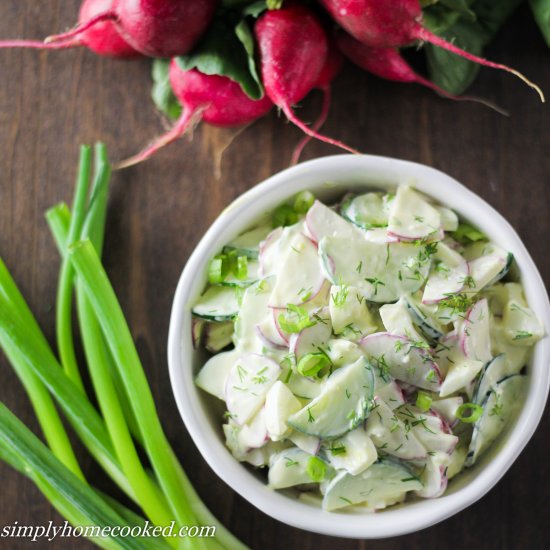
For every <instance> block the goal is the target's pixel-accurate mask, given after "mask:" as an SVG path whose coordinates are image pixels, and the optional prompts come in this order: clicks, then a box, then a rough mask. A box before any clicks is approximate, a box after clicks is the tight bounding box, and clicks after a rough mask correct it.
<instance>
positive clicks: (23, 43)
mask: <svg viewBox="0 0 550 550" xmlns="http://www.w3.org/2000/svg"><path fill="white" fill-rule="evenodd" d="M78 46H82V43H81V42H80V41H79V40H78V39H72V40H65V41H62V42H61V41H60V42H55V43H53V44H46V43H45V42H40V40H1V41H0V48H31V49H34V50H64V49H69V48H77V47H78Z"/></svg>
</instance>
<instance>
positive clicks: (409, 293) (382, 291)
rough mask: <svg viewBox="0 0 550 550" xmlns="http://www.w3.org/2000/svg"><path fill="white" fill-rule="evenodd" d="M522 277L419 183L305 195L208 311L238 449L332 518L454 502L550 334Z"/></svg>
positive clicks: (217, 268) (230, 273)
mask: <svg viewBox="0 0 550 550" xmlns="http://www.w3.org/2000/svg"><path fill="white" fill-rule="evenodd" d="M513 263H514V258H513V255H512V254H511V253H510V252H509V251H507V250H504V249H502V248H501V247H500V246H498V245H497V244H495V243H493V242H491V241H490V240H489V239H488V238H487V237H486V236H485V235H484V234H483V233H481V232H480V231H479V230H478V229H476V228H475V227H474V226H472V225H470V224H469V223H466V222H464V221H463V220H461V219H459V217H458V216H457V214H456V213H455V212H454V211H453V210H451V209H450V208H447V207H446V206H443V205H440V204H436V203H435V202H434V201H433V200H432V199H430V198H429V197H426V196H424V195H423V194H421V193H420V192H419V191H417V190H416V189H414V188H413V187H411V186H406V185H402V186H398V187H397V188H396V189H395V192H394V193H387V192H379V191H370V192H366V193H363V194H347V195H345V196H343V197H342V198H341V200H340V201H339V202H338V203H337V204H332V205H325V204H323V203H322V202H321V201H319V200H316V199H315V197H314V195H313V194H312V193H310V192H308V191H303V192H301V193H299V194H298V195H297V196H296V197H295V198H294V199H293V200H292V201H289V202H288V203H287V204H283V205H281V206H279V207H278V208H276V209H275V211H274V212H273V213H272V214H271V215H270V217H269V218H267V217H266V218H265V219H264V220H263V221H262V222H260V223H258V224H257V225H256V226H255V227H252V228H250V229H249V230H248V231H246V232H245V233H243V234H242V235H240V236H239V237H237V238H236V239H234V240H233V241H231V242H229V243H227V245H226V246H225V247H224V248H223V249H222V250H220V251H219V253H218V254H216V255H215V256H214V257H213V258H212V260H211V261H210V263H209V266H208V285H207V287H206V288H205V290H204V292H203V293H202V295H201V296H200V297H199V298H198V299H197V301H196V303H195V304H194V306H193V307H192V313H193V335H192V336H193V343H194V346H195V347H200V346H204V347H205V348H206V350H207V351H208V352H209V353H210V354H211V356H210V358H209V359H207V360H206V362H205V364H204V365H203V366H202V368H201V369H200V371H199V372H198V375H197V377H196V384H197V385H198V387H200V388H201V389H202V390H204V391H205V392H207V393H209V394H211V395H213V396H215V397H216V398H218V399H220V400H222V401H224V402H225V409H226V412H225V414H224V416H223V420H222V419H220V423H223V434H224V437H225V440H226V444H227V447H228V448H229V450H230V451H231V453H232V454H233V456H234V457H235V458H236V459H237V460H239V461H242V462H246V463H248V464H251V465H252V466H254V467H257V468H265V469H266V472H267V483H268V485H269V487H271V488H273V489H289V488H297V489H298V490H299V493H297V494H300V495H301V498H315V499H321V500H322V506H323V508H324V509H325V510H328V511H334V510H340V509H345V508H347V507H350V506H356V505H357V506H360V507H362V508H363V509H367V510H372V511H374V510H378V509H382V508H386V507H388V506H390V505H392V504H395V503H399V502H402V501H403V500H404V499H405V498H407V496H408V495H411V496H412V497H413V498H414V497H421V498H433V497H438V496H440V495H442V494H443V493H444V491H445V489H446V487H447V483H448V481H449V480H450V479H451V478H453V477H454V476H456V475H457V474H458V473H460V472H461V471H462V470H463V469H464V468H467V467H470V466H472V465H473V464H474V463H475V462H476V461H477V460H478V459H479V457H480V456H482V455H483V453H484V452H485V451H486V450H487V449H488V448H489V447H490V446H491V445H492V444H493V442H494V441H495V440H496V439H497V438H498V436H499V435H500V433H501V432H502V431H503V430H504V429H505V428H506V426H507V425H508V424H509V422H510V421H511V420H513V418H514V417H515V415H516V414H517V412H518V410H520V409H521V406H522V402H523V399H524V397H523V396H524V391H525V386H526V380H527V378H526V374H525V367H526V365H527V363H528V360H529V354H530V352H531V350H532V348H533V346H534V345H535V344H536V342H537V341H538V340H539V339H541V338H542V337H543V336H544V334H545V333H544V328H543V326H542V325H541V323H540V322H539V320H538V319H537V317H536V316H535V314H534V313H533V311H532V310H531V309H530V308H529V305H528V303H527V302H526V299H525V296H524V293H523V289H522V286H521V284H520V283H518V282H515V280H514V278H513V277H512V275H511V273H509V270H510V268H511V267H512V266H513Z"/></svg>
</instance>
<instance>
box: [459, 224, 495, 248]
mask: <svg viewBox="0 0 550 550" xmlns="http://www.w3.org/2000/svg"><path fill="white" fill-rule="evenodd" d="M451 236H452V237H453V239H455V241H458V242H459V243H462V244H468V243H470V242H477V241H486V240H487V236H486V235H485V234H484V233H482V232H481V231H479V230H478V229H476V228H475V227H473V226H471V225H470V224H469V223H461V224H460V225H459V226H458V228H457V230H456V231H453V232H452V233H451Z"/></svg>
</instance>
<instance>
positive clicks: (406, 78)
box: [336, 32, 508, 116]
mask: <svg viewBox="0 0 550 550" xmlns="http://www.w3.org/2000/svg"><path fill="white" fill-rule="evenodd" d="M336 40H337V43H338V46H339V48H340V50H341V51H342V53H343V54H344V55H345V56H346V57H347V58H348V59H349V60H350V61H351V62H352V63H355V64H356V65H357V66H358V67H361V68H362V69H364V70H365V71H368V72H369V73H372V74H374V75H376V76H378V77H380V78H383V79H385V80H392V81H394V82H406V83H416V84H420V85H422V86H426V87H427V88H430V89H431V90H433V91H434V92H436V93H438V94H439V95H441V96H443V97H446V98H447V99H452V100H454V101H474V102H476V103H481V104H482V105H485V106H487V107H489V108H491V109H493V110H495V111H497V112H498V113H500V114H503V115H506V116H508V113H507V112H506V111H503V110H502V109H501V108H500V107H498V106H496V105H495V104H493V103H491V102H490V101H487V100H485V99H481V98H477V97H471V96H461V97H459V96H455V95H453V94H450V93H449V92H447V90H444V89H443V88H440V87H439V86H437V84H434V83H433V82H432V81H430V80H428V79H427V78H424V77H423V76H420V75H419V74H417V73H416V72H414V71H413V69H412V67H411V66H410V65H409V64H408V63H407V62H406V61H405V59H403V57H402V56H401V54H400V53H399V50H398V49H397V48H371V47H369V46H365V45H364V44H362V43H361V42H359V41H358V40H356V39H355V38H353V36H350V35H349V34H347V33H344V32H339V33H338V34H337V38H336Z"/></svg>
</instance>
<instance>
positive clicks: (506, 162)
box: [0, 0, 550, 550]
mask: <svg viewBox="0 0 550 550" xmlns="http://www.w3.org/2000/svg"><path fill="white" fill-rule="evenodd" d="M77 6H78V2H77V1H76V0H64V1H61V0H48V1H41V2H37V1H36V0H3V1H2V3H1V5H0V37H2V38H3V37H32V38H42V37H44V36H47V35H48V34H51V33H52V32H55V31H59V30H61V29H64V28H66V27H67V26H70V25H71V24H72V23H73V22H74V20H75V17H76V13H77ZM487 55H488V56H490V57H491V58H493V59H495V60H499V61H503V62H506V63H508V64H509V65H512V66H514V67H516V68H518V69H521V70H522V71H524V72H525V73H526V74H527V75H529V76H530V77H532V78H533V79H534V80H536V81H537V82H539V83H540V84H541V85H542V86H543V87H544V88H545V89H546V92H547V93H548V95H550V52H549V51H548V49H547V48H546V47H545V45H544V42H543V40H542V38H541V36H540V35H539V32H538V30H537V28H536V27H535V24H534V23H533V21H532V19H531V17H530V14H529V12H528V10H527V9H522V10H520V12H519V13H518V14H517V16H515V17H514V19H513V20H512V21H510V22H509V24H508V25H507V26H506V29H505V30H504V31H502V32H501V33H500V35H499V37H498V39H497V41H496V42H495V43H494V45H493V46H492V47H491V48H490V50H489V51H487ZM149 70H150V64H149V62H147V61H141V62H136V63H124V62H114V61H111V60H106V59H100V58H97V57H95V56H93V55H91V54H90V53H88V52H86V51H84V50H74V51H66V52H51V53H46V52H35V51H25V52H23V51H7V50H2V51H0V206H1V211H0V212H1V213H0V254H1V256H2V257H3V259H4V260H5V262H6V263H7V265H8V267H9V269H10V270H11V271H12V273H13V274H14V276H15V278H16V280H17V281H18V283H19V284H20V286H21V288H22V290H23V292H24V294H25V296H26V297H27V298H28V300H29V302H30V304H31V307H32V308H33V310H34V311H35V312H36V315H37V317H38V319H39V321H40V323H41V325H42V326H43V327H44V330H45V332H46V334H47V336H48V337H49V338H50V339H51V340H52V341H53V336H54V335H53V323H54V312H53V305H54V299H55V291H56V280H57V270H58V265H59V262H58V256H57V253H56V250H55V247H54V244H53V242H52V240H51V238H50V236H49V233H48V230H47V228H46V224H45V222H44V217H43V213H44V210H45V209H46V208H47V207H49V206H51V205H52V204H54V203H56V202H58V201H61V200H65V201H69V200H70V199H71V194H72V189H73V179H74V172H75V165H76V160H77V153H78V145H79V144H80V143H90V142H93V141H94V140H99V139H100V140H103V141H104V142H106V143H107V144H108V146H109V151H110V154H111V156H112V157H113V158H114V159H120V158H123V157H124V156H126V155H128V154H130V153H133V152H135V151H136V150H137V149H138V148H139V147H140V146H142V145H143V144H144V143H145V142H147V140H148V139H149V138H151V137H152V136H153V135H155V133H156V132H159V131H160V129H161V128H162V123H161V120H160V118H159V116H158V115H157V114H156V113H155V110H154V109H153V107H152V105H151V102H150V101H149V88H150V83H149ZM473 92H475V93H476V94H478V95H480V96H483V97H487V98H490V99H492V100H494V101H496V102H497V103H498V104H500V105H502V106H504V107H505V108H507V109H509V111H510V112H511V117H510V118H505V117H502V116H499V115H498V114H496V113H494V112H491V111H490V110H488V109H486V108H483V107H481V106H479V105H475V104H467V103H453V102H452V101H447V100H442V99H440V98H438V97H437V96H435V95H434V94H433V93H431V92H430V91H427V90H424V89H422V88H420V87H418V86H414V85H396V84H392V83H387V82H382V81H380V80H377V79H375V78H371V77H369V76H366V75H365V74H362V73H361V72H359V71H358V70H356V69H355V68H353V67H347V68H346V69H345V71H344V73H343V74H342V76H341V77H340V78H339V79H338V81H337V82H336V85H335V90H334V95H335V101H334V105H333V108H332V113H331V116H330V119H329V121H328V123H327V125H326V131H327V133H329V134H330V135H332V136H335V137H338V138H340V139H343V140H344V141H346V142H347V143H349V144H351V145H353V146H354V147H357V148H359V149H361V150H362V151H365V152H369V153H374V154H380V155H389V156H395V157H401V158H405V159H410V160H414V161H419V162H423V163H426V164H429V165H432V166H435V167H436V168H439V169H441V170H444V171H446V172H448V173H449V174H451V175H453V176H454V177H456V178H457V179H458V180H459V181H462V182H463V183H465V184H466V185H467V186H468V187H470V188H471V189H472V190H474V191H476V192H477V193H479V194H480V195H481V196H482V197H484V198H485V199H486V200H487V201H489V202H490V203H491V204H492V205H494V206H495V207H496V208H497V209H498V210H499V211H500V212H501V213H502V214H504V216H506V217H507V218H508V219H509V220H510V222H511V223H512V224H513V225H514V227H515V228H516V229H517V231H518V232H519V234H520V236H521V237H522V238H523V239H524V242H525V243H526V245H527V247H528V249H529V251H530V252H531V254H532V255H533V258H534V260H535V262H536V263H537V265H538V266H539V269H540V271H541V273H542V275H543V277H544V279H545V281H546V283H548V282H550V255H549V254H548V239H549V237H548V236H549V235H550V191H549V189H550V181H549V179H550V132H549V131H548V127H549V125H550V113H549V108H548V107H545V106H543V105H541V104H540V103H539V102H538V99H537V97H536V95H535V94H534V93H533V92H532V91H530V90H529V89H528V88H526V87H525V86H524V85H522V84H521V83H520V82H519V81H518V80H516V79H514V78H512V77H511V76H509V75H507V74H503V73H500V72H497V71H493V70H490V69H487V70H483V71H482V72H481V75H480V77H479V79H478V81H477V83H476V85H475V87H474V89H473ZM318 107H319V97H317V96H313V97H312V98H311V99H308V100H307V101H306V102H304V106H303V108H302V109H301V110H300V114H301V115H302V116H303V117H304V118H305V119H311V118H313V116H314V114H315V112H316V110H317V109H318ZM232 137H234V133H233V132H229V131H220V130H217V129H213V128H208V127H206V126H202V127H200V128H198V129H197V130H196V132H195V135H194V138H193V140H192V141H189V140H184V141H182V142H180V143H178V144H177V145H174V146H172V147H169V148H167V149H166V150H164V151H163V152H161V153H160V154H159V155H158V156H157V157H156V158H154V159H153V160H151V161H150V162H147V163H146V164H144V165H142V166H140V167H138V168H135V169H130V170H127V171H124V172H122V173H117V174H116V175H115V176H114V178H113V190H112V196H111V202H110V208H109V221H108V228H107V245H106V252H105V262H106V265H107V268H108V271H109V273H110V275H111V278H112V281H113V283H114V285H115V287H116V289H117V292H118V296H119V298H120V300H121V302H122V304H123V307H124V310H125V312H126V314H127V317H128V319H129V321H130V324H131V328H132V331H133V334H134V335H135V337H136V339H137V343H138V347H139V350H140V353H141V356H142V358H143V362H144V364H145V367H146V369H147V374H148V376H149V380H150V382H151V385H152V388H153V391H154V394H155V396H156V399H157V404H158V407H159V409H160V414H161V417H162V420H163V422H164V426H165V428H166V431H167V433H168V436H169V438H170V441H171V442H172V443H173V445H174V447H175V449H176V451H177V454H178V456H179V457H180V459H181V461H182V463H183V465H184V467H185V469H186V471H187V472H188V474H189V475H190V477H191V479H192V481H193V483H194V484H195V486H196V487H197V489H198V491H199V493H200V495H201V496H202V498H203V499H204V501H205V502H206V503H207V505H208V506H209V507H210V508H211V509H212V510H213V512H215V514H216V515H217V516H218V517H219V518H220V519H221V520H222V521H223V522H224V523H225V524H227V525H229V527H230V528H231V529H232V530H233V531H234V532H235V533H236V534H237V535H238V536H239V537H240V538H241V539H242V540H243V541H244V542H246V543H247V544H249V545H250V546H251V547H252V548H254V549H260V548H261V549H262V550H268V549H276V548H288V549H299V550H307V549H310V548H316V549H318V550H321V549H329V548H330V549H334V548H338V549H359V548H369V549H372V550H375V549H376V550H382V549H392V550H395V549H401V548H403V549H405V548H407V549H419V550H426V549H432V548H441V549H453V550H454V549H461V548H464V549H469V550H471V549H476V550H485V549H497V548H498V549H499V550H505V549H510V550H512V549H513V550H515V549H523V548H530V549H532V548H536V549H538V548H541V549H542V548H547V547H548V546H547V544H548V543H547V536H546V532H547V527H548V520H549V516H548V507H547V502H548V489H549V487H550V484H549V482H548V479H550V461H549V460H548V456H549V453H550V443H549V437H548V430H549V429H550V421H549V419H548V415H546V416H545V418H544V419H543V421H542V423H541V425H540V426H539V429H538V431H537V433H536V434H535V436H534V437H533V439H532V440H531V442H530V443H529V445H528V446H527V448H526V449H525V451H524V452H523V453H522V454H521V456H520V457H519V458H518V460H517V461H516V462H515V464H514V465H513V466H512V468H511V469H510V471H509V472H508V474H507V475H506V476H505V478H504V479H503V480H502V481H501V482H500V483H499V484H498V485H497V486H496V487H495V488H494V489H493V490H492V491H491V492H490V493H489V494H488V495H487V496H486V497H484V498H483V499H481V501H479V502H478V503H476V504H474V505H473V506H471V507H470V508H469V509H468V510H466V511H464V512H462V513H460V514H457V515H456V516H454V517H452V518H450V519H449V520H447V521H445V522H444V523H441V524H439V525H437V526H435V527H432V528H430V529H426V530H424V531H422V532H420V533H417V534H414V535H408V536H404V537H400V538H396V539H390V540H384V541H356V540H344V539H334V538H329V537H323V536H319V535H313V534H309V533H306V532H303V531H300V530H297V529H292V528H290V527H286V526H285V525H283V524H281V523H278V522H277V521H274V520H272V519H271V518H269V517H267V516H265V515H264V514H262V513H261V512H259V511H257V510H255V509H254V508H253V507H252V506H251V505H249V504H248V503H247V502H245V501H244V500H243V499H241V498H240V497H238V496H236V495H235V494H234V493H233V492H232V491H231V490H230V489H229V488H228V487H227V486H226V485H225V484H224V483H223V482H222V481H221V480H219V479H218V478H217V477H216V476H215V474H214V473H213V472H212V471H211V470H210V468H209V467H208V466H207V464H206V463H205V462H204V460H203V459H202V457H201V456H200V454H199V452H198V451H197V449H196V448H195V446H194V445H193V443H192V441H191V439H190V438H189V436H188V434H187V432H186V430H185V427H184V426H183V424H182V422H181V421H180V418H179V415H178V412H177V410H176V406H175V403H174V400H173V397H172V393H171V389H170V383H169V380H168V373H167V365H166V338H167V331H168V319H169V314H170V307H171V302H172V295H173V292H174V289H175V285H176V283H177V280H178V277H179V275H180V272H181V269H182V267H183V265H184V264H185V261H186V259H187V257H188V256H189V254H190V253H191V251H192V249H193V247H194V246H195V244H196V243H197V241H198V240H199V238H200V237H201V235H202V234H203V233H204V231H205V230H206V228H207V227H208V226H209V224H210V223H211V222H212V221H213V220H214V218H215V217H216V216H217V214H218V213H219V212H220V211H221V210H222V208H223V207H224V206H225V205H227V204H228V203H229V202H230V201H231V200H232V199H234V198H235V197H236V196H238V195H239V194H240V193H242V192H243V191H245V190H246V189H248V188H249V187H250V186H252V185H253V184H254V183H256V182H258V181H261V180H263V179H264V178H266V177H267V176H269V175H270V174H272V173H274V172H276V171H278V170H281V169H282V168H284V167H285V166H286V165H287V164H288V162H289V158H290V154H291V151H292V148H293V146H294V144H295V143H296V141H297V140H298V139H299V138H300V134H299V132H298V131H297V130H296V129H295V128H293V127H292V126H290V125H289V124H287V123H285V122H284V120H283V118H282V117H279V116H278V115H277V113H276V112H273V113H271V114H270V115H269V116H267V117H266V118H265V119H263V120H261V121H259V122H257V123H256V124H254V125H252V126H251V127H249V128H248V129H246V131H244V132H243V133H242V134H240V135H238V136H237V137H236V138H235V139H234V141H233V143H232V144H231V146H230V147H229V148H228V149H227V150H226V151H225V154H224V155H223V158H222V161H221V175H219V174H218V175H216V169H215V166H214V165H215V162H214V159H215V158H216V156H218V157H219V156H220V152H221V151H222V149H223V148H224V147H225V146H226V145H228V143H229V142H230V140H231V138H232ZM335 152H337V151H335V150H334V149H332V148H330V147H327V146H325V145H323V144H320V143H313V144H311V145H310V146H309V147H308V148H307V150H306V153H305V158H313V157H316V156H321V155H327V154H332V153H335ZM0 365H1V370H0V397H1V400H2V401H3V402H4V403H6V404H7V406H9V407H10V408H11V409H12V410H14V411H15V412H16V413H17V415H18V416H19V417H20V418H21V419H23V420H24V421H25V422H26V423H27V424H28V425H30V426H31V427H33V428H36V427H37V425H36V421H35V419H34V416H33V412H32V410H31V407H30V405H29V403H28V401H27V398H26V395H25V393H24V391H23V390H22V387H21V385H20V384H19V382H18V380H17V378H16V377H15V375H14V374H13V372H12V371H11V369H10V368H9V367H8V364H7V362H6V361H5V359H4V358H3V357H1V358H0ZM84 468H85V471H86V474H87V475H88V476H89V478H90V479H92V480H93V481H94V482H97V484H99V485H100V486H101V487H104V488H106V487H108V486H109V485H108V484H107V482H106V481H105V480H104V478H103V477H102V475H101V474H100V473H99V471H98V468H97V467H96V466H95V465H94V464H93V463H92V462H91V461H89V460H88V461H85V462H84ZM0 480H1V481H0V527H1V526H2V525H12V524H13V523H14V522H16V521H18V522H19V523H20V524H46V523H47V522H48V520H53V521H54V522H60V521H61V520H60V518H59V516H58V515H57V514H56V513H55V512H54V511H53V510H52V508H51V507H50V506H49V504H48V503H47V502H46V501H45V500H44V498H43V497H42V496H41V494H40V493H39V492H38V491H37V490H36V489H35V488H34V486H33V485H32V484H31V483H30V482H29V481H27V480H26V479H24V478H23V477H21V476H20V475H18V474H15V473H14V472H12V471H11V470H10V469H9V468H7V467H6V466H5V465H4V464H0ZM42 546H46V543H45V542H41V543H39V546H38V547H42ZM52 546H53V547H54V548H81V547H91V545H90V544H89V543H86V542H84V541H82V540H58V541H57V542H55V543H53V544H52ZM0 547H1V548H6V549H8V548H9V549H12V548H31V547H32V548H34V547H37V546H36V545H34V546H33V545H32V544H31V543H30V542H28V541H24V540H15V539H0Z"/></svg>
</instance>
